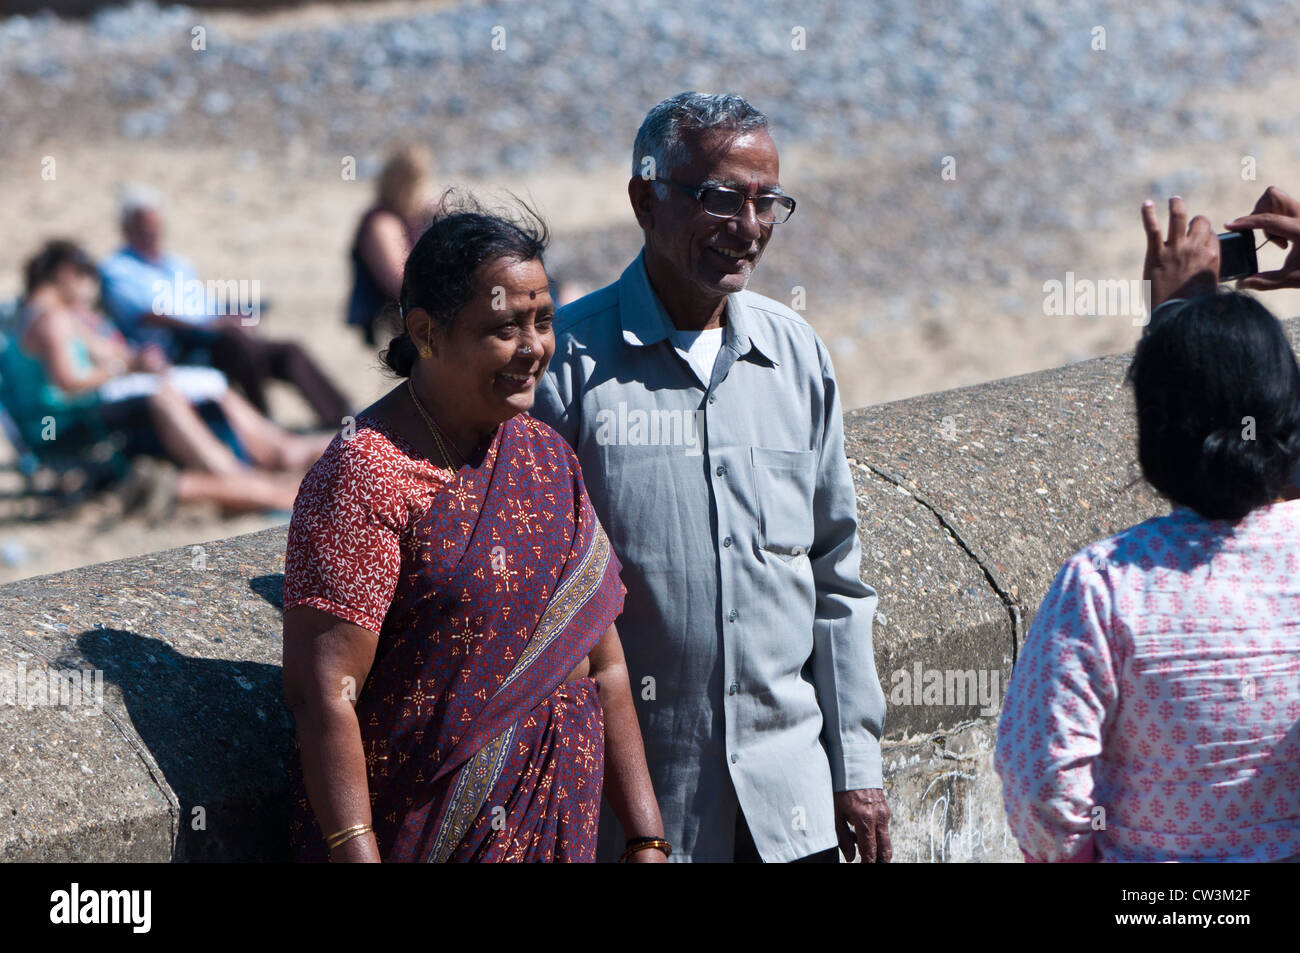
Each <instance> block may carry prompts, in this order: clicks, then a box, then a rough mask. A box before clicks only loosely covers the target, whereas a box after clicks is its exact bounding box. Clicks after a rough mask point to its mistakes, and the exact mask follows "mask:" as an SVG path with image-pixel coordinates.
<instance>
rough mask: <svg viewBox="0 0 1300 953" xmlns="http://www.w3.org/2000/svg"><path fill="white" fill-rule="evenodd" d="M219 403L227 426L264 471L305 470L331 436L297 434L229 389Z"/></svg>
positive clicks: (328, 442) (326, 444)
mask: <svg viewBox="0 0 1300 953" xmlns="http://www.w3.org/2000/svg"><path fill="white" fill-rule="evenodd" d="M219 403H220V404H221V409H222V411H223V412H224V413H225V415H226V420H228V421H229V422H230V427H231V429H232V430H234V431H235V435H236V436H237V437H239V440H240V442H241V443H242V444H243V445H244V448H245V449H246V450H247V451H248V455H249V456H250V457H252V458H253V460H254V462H256V463H257V465H258V466H261V467H265V468H266V469H268V470H289V471H294V472H298V473H303V472H305V471H306V470H307V469H308V468H309V467H310V466H311V465H312V464H313V463H315V462H316V460H317V458H319V457H320V455H321V454H322V453H324V452H325V448H326V447H328V446H329V445H330V441H331V440H333V439H334V434H333V433H323V434H311V435H303V436H299V435H298V434H291V433H289V432H288V431H287V430H285V429H284V428H283V427H280V426H278V425H277V424H275V423H273V422H272V421H270V420H267V419H266V418H265V417H263V416H262V415H261V414H260V413H258V412H257V408H255V407H254V406H253V405H252V404H250V403H249V402H248V401H247V400H245V399H244V398H243V397H240V396H239V395H238V394H237V393H235V392H234V391H233V390H229V389H228V390H227V391H226V393H225V394H224V395H222V397H221V399H220V401H219Z"/></svg>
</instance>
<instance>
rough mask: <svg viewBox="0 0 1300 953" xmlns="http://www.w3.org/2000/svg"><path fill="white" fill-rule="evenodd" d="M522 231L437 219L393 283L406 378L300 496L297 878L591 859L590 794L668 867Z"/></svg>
mask: <svg viewBox="0 0 1300 953" xmlns="http://www.w3.org/2000/svg"><path fill="white" fill-rule="evenodd" d="M545 243H546V230H545V226H544V225H543V224H542V223H541V222H540V221H539V220H537V219H536V217H535V216H533V215H532V214H531V213H528V214H525V215H521V216H513V217H510V218H506V217H502V216H500V215H497V214H490V213H488V212H485V211H484V210H482V209H481V208H480V207H478V206H477V205H476V204H474V203H473V202H472V200H470V201H466V202H464V203H461V207H459V208H457V209H455V210H447V211H444V212H443V213H442V214H441V215H440V216H439V218H438V219H437V220H436V221H435V223H434V224H433V225H432V226H431V227H430V229H429V230H428V231H427V232H426V233H425V234H424V235H423V236H422V237H421V238H420V240H419V242H418V243H417V244H416V246H415V248H414V249H413V250H412V253H411V255H410V258H409V259H408V261H407V263H406V266H405V273H404V280H403V283H402V289H401V296H400V298H399V304H400V307H401V312H402V316H403V318H404V321H405V328H406V330H405V332H404V333H403V334H402V335H400V336H398V337H396V338H394V339H393V341H392V343H391V345H390V346H389V348H388V350H387V351H386V352H385V355H384V360H385V362H386V363H387V364H388V366H389V367H390V368H391V369H392V370H393V371H394V372H396V373H397V374H398V375H401V376H403V377H405V378H406V381H405V382H404V383H403V384H401V385H399V386H397V387H394V388H393V389H392V390H391V391H389V392H388V393H387V394H385V395H384V396H383V397H381V398H380V399H379V400H377V401H376V402H375V403H374V404H372V405H371V406H370V407H368V408H367V409H366V410H364V411H362V412H361V413H360V414H359V415H358V416H357V418H356V421H355V427H354V428H349V430H348V431H345V432H344V433H342V434H340V435H339V436H338V437H337V438H336V439H335V441H334V442H333V443H332V444H331V446H330V447H329V449H328V450H327V451H326V452H325V454H324V455H323V456H322V457H321V459H320V460H319V461H318V462H317V464H316V466H315V467H314V468H313V469H312V470H311V472H309V473H308V475H307V477H306V478H305V479H304V480H303V484H302V488H301V490H300V492H299V496H298V500H297V502H296V503H295V505H294V513H293V519H292V522H291V525H290V530H289V543H288V551H287V554H286V558H285V598H284V605H285V615H284V690H285V698H286V703H287V705H288V707H289V708H290V709H291V710H292V712H293V715H294V718H295V721H296V724H297V730H298V753H297V754H296V755H295V758H294V761H293V764H292V768H291V774H292V780H293V784H294V787H295V790H296V795H295V797H294V802H295V803H294V810H293V816H292V821H291V838H292V841H293V843H294V846H295V852H296V854H297V856H298V857H299V858H300V859H303V860H324V859H325V858H326V857H327V856H328V857H329V859H330V860H334V861H378V860H384V861H501V860H507V861H518V860H523V861H590V860H593V859H594V857H595V845H596V840H595V838H596V825H597V821H598V818H599V805H600V798H601V793H602V777H603V780H604V785H603V788H604V794H605V796H606V797H608V798H609V801H610V805H611V807H612V808H613V809H614V810H615V811H616V812H617V814H618V815H619V818H620V820H621V822H622V823H623V825H624V827H625V829H626V830H627V831H628V832H629V833H630V834H632V835H633V836H632V837H631V839H630V840H629V843H628V850H627V852H626V853H625V857H626V858H627V859H629V860H632V861H635V862H657V861H663V860H665V859H666V857H667V855H668V853H669V852H670V850H671V848H670V846H669V845H668V844H667V843H666V842H665V841H664V840H663V838H662V834H663V829H662V826H661V822H660V817H659V809H658V805H657V804H656V802H655V798H654V792H653V790H652V788H651V783H650V778H649V773H648V771H647V770H646V765H645V755H644V751H643V749H642V745H641V735H640V729H639V726H638V724H637V719H636V713H635V710H634V708H633V704H632V696H631V689H630V687H629V684H628V676H627V669H626V667H625V665H624V662H623V652H622V648H621V646H620V644H619V640H618V633H617V631H616V630H615V628H614V624H613V623H614V620H615V618H616V617H617V616H618V614H619V612H620V611H621V609H622V605H623V596H624V592H625V590H624V588H623V586H622V583H621V582H620V581H619V575H618V574H619V568H620V567H619V562H618V559H617V557H616V556H615V554H614V553H613V552H612V551H611V549H610V545H609V541H608V539H607V538H606V536H605V533H604V531H603V529H602V528H601V526H600V523H599V521H598V520H597V519H596V516H595V514H594V512H593V510H592V507H591V504H590V502H589V501H588V499H587V495H586V491H585V489H584V487H583V482H582V474H581V472H580V470H579V467H578V462H577V459H576V457H575V456H574V454H573V453H572V451H571V450H570V449H569V447H568V445H567V444H566V443H565V442H564V440H563V439H561V438H560V437H559V436H558V435H557V434H556V433H555V432H554V431H552V430H551V429H550V428H549V427H547V426H545V425H544V424H542V423H540V422H538V421H536V420H534V419H532V418H531V417H530V416H529V415H528V413H527V411H528V410H529V409H530V408H531V407H532V404H533V394H534V389H535V387H536V385H537V381H538V380H539V379H540V377H541V375H542V373H543V372H544V371H545V370H546V366H547V363H548V362H549V360H550V357H551V354H552V353H553V351H554V347H555V339H554V336H553V333H552V331H551V320H552V314H553V311H554V305H553V303H552V301H551V297H550V294H549V293H548V291H547V277H546V271H545V269H544V267H543V264H542V258H541V256H542V251H543V249H544V247H545Z"/></svg>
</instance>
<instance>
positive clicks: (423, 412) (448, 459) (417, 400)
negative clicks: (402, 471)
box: [406, 377, 463, 473]
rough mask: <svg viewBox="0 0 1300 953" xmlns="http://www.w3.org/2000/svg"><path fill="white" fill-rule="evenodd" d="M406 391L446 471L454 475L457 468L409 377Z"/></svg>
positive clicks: (458, 452)
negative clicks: (431, 435) (421, 418)
mask: <svg viewBox="0 0 1300 953" xmlns="http://www.w3.org/2000/svg"><path fill="white" fill-rule="evenodd" d="M406 389H407V390H409V391H410V392H411V400H413V401H415V409H416V410H418V411H419V412H420V416H421V417H423V418H424V423H425V425H426V426H427V427H428V428H429V433H431V434H433V442H434V444H436V445H437V447H438V452H439V453H441V454H442V462H443V463H444V464H446V466H447V469H448V470H450V471H452V472H453V473H455V472H456V469H457V467H456V465H455V464H454V463H452V462H451V454H450V453H449V452H448V451H447V445H446V444H445V443H443V440H442V434H441V433H440V432H439V430H438V425H437V424H435V423H434V422H433V418H431V417H430V416H429V412H428V411H427V410H425V409H424V404H422V403H420V398H419V397H417V396H416V394H415V383H414V382H413V381H412V380H411V378H409V377H408V378H407V379H406ZM447 439H448V441H450V439H451V438H450V437H448V438H447ZM453 446H454V444H453ZM456 453H457V455H458V456H459V454H460V451H459V450H457V451H456ZM462 459H463V458H462Z"/></svg>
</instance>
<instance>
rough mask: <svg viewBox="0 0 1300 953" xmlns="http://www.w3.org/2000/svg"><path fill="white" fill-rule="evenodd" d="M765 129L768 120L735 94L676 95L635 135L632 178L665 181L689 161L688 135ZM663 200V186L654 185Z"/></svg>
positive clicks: (650, 115)
mask: <svg viewBox="0 0 1300 953" xmlns="http://www.w3.org/2000/svg"><path fill="white" fill-rule="evenodd" d="M766 128H767V116H765V115H763V113H761V112H759V111H758V110H757V109H755V108H754V107H753V106H751V105H750V104H749V103H748V102H747V101H746V100H745V98H744V97H743V96H737V95H736V94H735V93H697V92H685V93H678V94H677V95H676V96H671V97H669V98H668V99H665V100H664V101H663V102H661V103H660V104H659V105H657V106H655V107H654V108H653V109H651V110H650V111H649V112H648V113H646V116H645V119H644V120H642V122H641V128H640V129H638V130H637V131H636V143H635V144H634V145H633V146H632V174H633V175H634V176H635V175H639V176H641V177H642V178H645V179H653V178H656V177H662V178H668V177H669V176H671V175H672V171H673V169H675V168H676V167H677V166H678V165H680V164H681V163H682V162H684V161H686V159H687V158H688V155H687V153H688V144H687V143H686V142H685V138H686V136H687V135H691V134H696V133H699V132H702V131H706V130H712V129H718V130H722V131H725V132H734V133H736V134H740V133H745V132H753V131H754V130H756V129H766ZM654 188H655V194H656V195H658V196H659V197H660V198H663V196H664V194H665V193H666V192H667V191H668V187H667V186H665V185H660V184H656V185H655V187H654Z"/></svg>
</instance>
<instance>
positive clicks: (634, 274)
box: [618, 249, 780, 365]
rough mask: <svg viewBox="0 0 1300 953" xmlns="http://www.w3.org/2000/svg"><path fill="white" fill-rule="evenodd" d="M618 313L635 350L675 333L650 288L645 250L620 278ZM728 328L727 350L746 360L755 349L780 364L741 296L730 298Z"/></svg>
mask: <svg viewBox="0 0 1300 953" xmlns="http://www.w3.org/2000/svg"><path fill="white" fill-rule="evenodd" d="M618 310H619V316H620V318H621V320H622V322H623V340H624V341H626V342H627V343H628V344H630V345H632V346H633V347H646V346H649V345H651V344H658V343H659V342H660V341H663V340H666V339H667V338H668V337H669V336H670V335H671V333H672V332H673V331H674V330H675V326H674V325H673V322H672V319H671V318H669V317H668V312H667V311H666V310H665V309H664V306H663V302H662V301H660V300H659V296H658V295H656V294H655V292H654V288H652V287H651V286H650V276H649V274H647V272H646V269H645V249H642V250H641V254H639V255H637V256H636V259H635V260H634V261H633V262H632V264H630V265H628V266H627V268H626V269H625V270H624V271H623V275H622V277H621V278H619V281H618ZM724 327H725V330H724V331H723V333H722V343H723V346H724V347H732V346H734V348H735V349H736V351H737V352H738V353H739V354H740V356H742V357H744V356H745V355H746V354H748V353H749V352H750V350H751V349H752V350H754V351H757V352H758V353H759V354H761V355H762V356H763V358H764V359H766V360H767V361H768V362H769V363H771V364H773V365H776V364H778V363H780V362H779V361H777V359H776V350H775V349H774V348H773V347H772V346H771V343H770V342H769V341H768V340H767V337H766V335H765V334H764V331H763V327H762V322H761V321H760V320H759V319H758V318H757V317H756V316H755V315H754V314H753V313H752V311H751V310H750V308H749V306H748V305H746V304H745V302H744V299H743V298H742V297H741V295H739V294H733V295H728V296H727V323H726V325H725V326H724Z"/></svg>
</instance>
